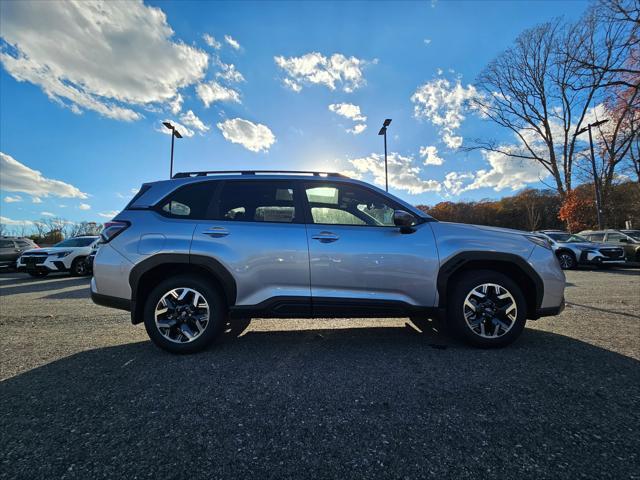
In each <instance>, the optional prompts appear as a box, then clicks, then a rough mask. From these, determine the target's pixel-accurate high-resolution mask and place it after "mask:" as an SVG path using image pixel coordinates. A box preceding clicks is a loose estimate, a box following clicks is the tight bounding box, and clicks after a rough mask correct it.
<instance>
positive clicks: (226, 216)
mask: <svg viewBox="0 0 640 480" xmlns="http://www.w3.org/2000/svg"><path fill="white" fill-rule="evenodd" d="M191 255H192V256H193V255H204V256H209V257H213V258H215V259H217V260H218V261H219V262H220V263H222V265H223V266H224V267H225V268H226V269H227V270H228V271H229V272H231V274H232V275H233V277H234V278H235V281H236V286H237V296H236V305H241V306H259V307H261V308H264V309H273V308H275V309H277V308H278V306H280V308H284V307H286V308H287V309H288V310H289V311H290V312H289V315H294V314H296V313H297V314H299V315H301V316H305V315H308V314H309V313H310V295H311V292H310V286H309V251H308V247H307V235H306V230H305V225H304V221H303V215H302V207H301V201H300V192H299V191H298V189H297V188H296V183H295V181H293V180H270V179H261V180H226V181H223V182H222V184H221V185H220V188H219V190H218V192H217V194H216V199H215V200H214V202H213V205H212V208H211V213H210V220H207V221H203V222H200V223H199V224H198V225H197V227H196V230H195V232H194V235H193V241H192V243H191ZM291 310H295V312H291Z"/></svg>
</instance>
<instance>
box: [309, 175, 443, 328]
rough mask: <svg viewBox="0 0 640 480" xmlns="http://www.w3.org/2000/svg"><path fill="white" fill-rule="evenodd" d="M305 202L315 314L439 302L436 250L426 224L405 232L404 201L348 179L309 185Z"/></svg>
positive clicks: (394, 307) (334, 313) (367, 310)
mask: <svg viewBox="0 0 640 480" xmlns="http://www.w3.org/2000/svg"><path fill="white" fill-rule="evenodd" d="M304 199H305V201H306V202H307V205H308V209H307V214H308V220H307V222H308V225H307V234H308V240H309V259H310V274H311V296H312V303H313V311H314V315H316V316H320V315H323V314H327V315H336V314H337V311H338V310H339V309H344V312H348V311H349V310H354V312H357V311H358V309H361V310H362V311H363V313H367V312H368V313H369V314H375V313H376V312H378V313H379V314H380V315H381V316H382V315H383V313H384V312H385V310H394V309H398V308H404V307H406V305H414V306H427V307H428V306H433V304H434V301H435V293H436V285H435V281H436V275H437V271H438V254H437V251H436V246H435V240H434V237H433V232H432V230H431V228H430V227H429V225H428V224H427V223H421V224H417V225H415V228H414V231H413V232H412V233H401V232H400V229H399V228H398V227H396V226H395V225H394V223H393V212H394V210H396V209H402V207H401V206H400V205H398V204H397V203H396V202H395V201H394V200H393V199H391V198H388V197H386V196H384V195H382V194H380V193H378V192H376V191H374V190H372V189H367V188H364V187H361V186H357V185H353V184H351V183H348V182H331V181H327V182H307V183H306V184H305V191H304ZM416 221H418V219H417V218H416ZM356 314H357V313H356ZM343 315H344V313H343Z"/></svg>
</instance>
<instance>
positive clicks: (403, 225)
mask: <svg viewBox="0 0 640 480" xmlns="http://www.w3.org/2000/svg"><path fill="white" fill-rule="evenodd" d="M415 220H416V219H415V217H414V216H413V215H411V214H410V213H409V212H405V211H404V210H396V211H394V212H393V223H394V225H395V226H397V227H400V233H412V232H413V231H414V229H413V224H414V222H415Z"/></svg>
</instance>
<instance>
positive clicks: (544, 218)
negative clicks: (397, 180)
mask: <svg viewBox="0 0 640 480" xmlns="http://www.w3.org/2000/svg"><path fill="white" fill-rule="evenodd" d="M594 198H595V195H594V190H593V184H584V185H580V186H578V187H576V188H575V189H574V190H573V193H572V194H571V197H570V198H569V199H567V200H566V201H564V202H563V201H562V199H561V198H560V195H559V194H557V193H556V192H554V191H552V190H535V189H528V190H523V191H522V192H520V193H518V194H517V195H513V196H510V197H504V198H501V199H500V200H480V201H476V202H440V203H438V204H436V205H434V206H427V205H418V208H419V209H421V210H423V211H424V212H426V213H428V214H429V215H431V216H433V217H434V218H437V219H438V220H441V221H445V222H460V223H472V224H477V225H489V226H494V227H504V228H515V229H518V230H526V231H533V230H542V229H559V230H567V229H568V230H570V231H572V232H577V231H580V230H585V229H589V228H594V229H595V228H597V224H598V222H597V215H596V207H595V200H594ZM606 208H607V211H606V212H605V213H606V215H605V218H606V219H607V225H606V226H607V227H608V228H625V222H626V221H631V223H632V225H633V226H634V227H635V228H640V185H639V184H638V183H636V182H625V183H621V184H618V185H614V186H613V187H612V191H611V197H610V201H609V202H608V204H607V207H606Z"/></svg>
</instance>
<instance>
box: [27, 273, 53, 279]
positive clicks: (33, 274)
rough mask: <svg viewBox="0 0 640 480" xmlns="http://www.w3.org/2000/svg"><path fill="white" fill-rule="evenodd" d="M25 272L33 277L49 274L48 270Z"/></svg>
mask: <svg viewBox="0 0 640 480" xmlns="http://www.w3.org/2000/svg"><path fill="white" fill-rule="evenodd" d="M27 273H28V274H29V275H31V276H32V277H33V278H42V277H46V276H47V275H49V272H27Z"/></svg>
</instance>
